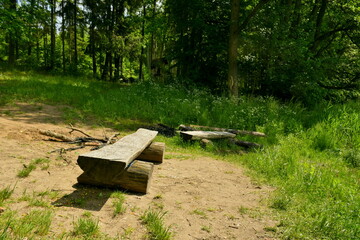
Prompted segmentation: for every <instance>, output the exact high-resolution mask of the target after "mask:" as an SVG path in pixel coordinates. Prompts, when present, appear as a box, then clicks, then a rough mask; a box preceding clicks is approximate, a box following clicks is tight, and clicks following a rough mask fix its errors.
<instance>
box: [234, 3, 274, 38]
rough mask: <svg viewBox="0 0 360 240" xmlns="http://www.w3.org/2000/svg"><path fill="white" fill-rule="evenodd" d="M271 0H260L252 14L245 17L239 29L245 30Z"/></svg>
mask: <svg viewBox="0 0 360 240" xmlns="http://www.w3.org/2000/svg"><path fill="white" fill-rule="evenodd" d="M270 1H271V0H260V2H259V3H258V4H257V5H256V6H255V7H254V8H253V10H252V11H251V12H250V14H249V15H248V16H247V17H246V18H245V20H244V22H243V23H242V24H241V25H240V27H239V31H242V30H244V29H245V28H246V27H247V25H248V24H249V23H250V21H251V19H252V18H253V17H254V16H255V15H256V14H257V13H258V12H259V11H260V10H261V8H262V7H263V6H264V5H265V4H266V3H268V2H270Z"/></svg>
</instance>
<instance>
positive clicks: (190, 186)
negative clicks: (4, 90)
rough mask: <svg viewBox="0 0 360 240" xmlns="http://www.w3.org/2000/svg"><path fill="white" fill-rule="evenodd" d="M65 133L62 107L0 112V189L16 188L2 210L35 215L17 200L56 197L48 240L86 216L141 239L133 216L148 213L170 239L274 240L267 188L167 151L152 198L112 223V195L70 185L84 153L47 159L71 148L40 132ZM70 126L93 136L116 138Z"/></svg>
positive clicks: (138, 198)
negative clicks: (29, 168)
mask: <svg viewBox="0 0 360 240" xmlns="http://www.w3.org/2000/svg"><path fill="white" fill-rule="evenodd" d="M67 126H68V125H66V124H65V123H64V122H63V118H62V113H61V110H60V107H54V106H49V105H42V104H25V103H17V104H13V105H11V106H3V107H0V163H1V164H0V189H3V188H4V187H6V186H9V185H10V186H14V185H16V187H15V192H14V194H13V196H12V198H11V199H12V201H11V203H9V204H7V205H6V208H7V209H11V210H15V211H18V212H19V213H20V214H21V213H23V214H24V213H26V212H29V211H30V210H31V209H33V208H34V207H32V206H29V203H28V202H27V201H21V200H17V199H19V198H20V197H21V196H23V195H24V194H31V195H34V196H35V195H36V194H38V193H41V192H44V191H48V192H51V193H56V194H50V195H51V196H52V197H51V198H50V197H47V198H46V199H47V201H48V202H49V203H50V204H51V208H52V209H53V210H54V218H53V221H52V225H51V232H50V234H49V238H50V239H56V238H57V237H56V236H59V234H61V233H62V232H70V231H71V230H72V229H73V223H74V221H76V220H77V219H78V218H79V217H81V216H82V214H83V213H84V212H85V211H89V212H91V213H92V215H93V216H94V217H95V218H97V219H99V225H100V230H101V231H102V232H103V233H106V234H107V235H108V236H110V237H118V238H120V239H144V236H146V233H147V230H146V227H145V226H144V225H143V224H141V221H140V220H139V217H140V216H141V215H142V214H143V212H144V211H145V210H147V209H149V208H151V209H159V210H162V211H164V212H166V215H165V224H166V225H168V226H170V227H171V231H172V232H173V234H174V235H173V236H174V239H179V240H186V239H275V238H274V237H273V234H272V232H271V231H269V229H271V227H274V226H275V225H276V222H275V221H274V220H271V219H270V218H269V217H268V214H267V213H268V212H269V209H267V208H266V204H265V201H266V199H267V198H268V196H269V194H270V193H271V191H273V189H271V188H270V187H267V186H259V185H257V184H256V183H253V182H252V181H251V179H250V178H249V177H248V176H246V175H245V174H244V170H243V169H241V168H240V167H238V166H235V165H233V164H231V163H227V162H223V161H219V160H216V159H211V158H207V157H195V156H191V155H186V154H180V153H176V152H166V155H165V160H164V163H162V164H160V165H156V166H155V169H154V173H153V179H152V183H151V187H150V192H149V193H148V194H146V195H137V194H131V193H126V200H125V206H126V212H125V213H124V214H123V215H118V216H116V217H113V205H112V201H113V199H112V198H110V194H111V192H112V191H111V190H108V189H101V188H91V187H84V186H78V185H76V178H77V177H78V176H79V175H80V174H81V173H82V170H81V169H80V168H79V167H78V165H77V163H76V159H77V156H78V155H79V154H81V153H83V152H88V151H90V147H87V148H85V149H80V150H76V151H71V152H67V153H64V154H62V155H60V154H59V152H53V153H50V152H51V151H53V150H55V149H60V148H68V147H71V146H69V144H66V143H61V142H52V141H46V140H47V139H48V137H46V136H43V135H40V134H39V129H43V130H53V131H56V132H59V133H64V134H68V132H69V130H68V129H67V128H66V127H67ZM76 127H78V128H81V129H82V130H84V131H85V132H87V133H89V134H91V135H93V136H97V137H104V135H106V136H111V135H112V134H113V133H115V131H114V130H112V129H104V128H93V127H91V126H86V125H77V126H76ZM122 136H124V133H122ZM38 158H47V159H49V160H50V164H49V167H48V168H43V169H41V168H39V167H38V168H37V169H36V170H34V171H33V172H31V173H30V176H28V177H26V178H19V177H17V173H18V172H19V171H20V170H21V169H23V168H24V165H28V164H29V163H30V162H31V160H33V159H38ZM44 199H45V197H44ZM267 230H268V231H267Z"/></svg>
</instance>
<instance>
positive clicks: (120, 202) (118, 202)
mask: <svg viewBox="0 0 360 240" xmlns="http://www.w3.org/2000/svg"><path fill="white" fill-rule="evenodd" d="M111 198H113V207H114V212H113V216H114V217H115V216H117V215H119V214H123V213H125V211H126V207H125V206H124V202H125V194H124V193H123V192H119V191H117V192H114V193H112V194H111Z"/></svg>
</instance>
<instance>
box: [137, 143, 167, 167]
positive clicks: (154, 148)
mask: <svg viewBox="0 0 360 240" xmlns="http://www.w3.org/2000/svg"><path fill="white" fill-rule="evenodd" d="M164 152H165V143H162V142H153V143H151V144H150V146H148V147H147V148H145V150H144V151H143V152H142V153H141V154H140V155H139V156H138V157H137V159H139V160H143V161H149V162H155V163H162V162H163V160H164Z"/></svg>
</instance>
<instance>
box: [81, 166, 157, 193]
mask: <svg viewBox="0 0 360 240" xmlns="http://www.w3.org/2000/svg"><path fill="white" fill-rule="evenodd" d="M153 169H154V164H153V163H150V162H144V161H139V160H134V161H133V162H132V163H131V164H130V165H129V167H128V168H127V169H125V170H124V171H122V172H120V173H119V174H118V175H117V176H115V177H114V178H113V180H112V182H108V183H106V184H105V183H103V182H102V181H97V180H96V179H94V178H93V177H92V176H90V175H89V174H88V173H86V172H84V173H83V174H81V175H80V176H79V177H78V179H77V180H78V182H79V183H82V184H90V185H95V186H103V187H110V188H123V189H127V190H130V191H133V192H139V193H147V192H148V191H149V187H150V183H151V178H152V172H153Z"/></svg>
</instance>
